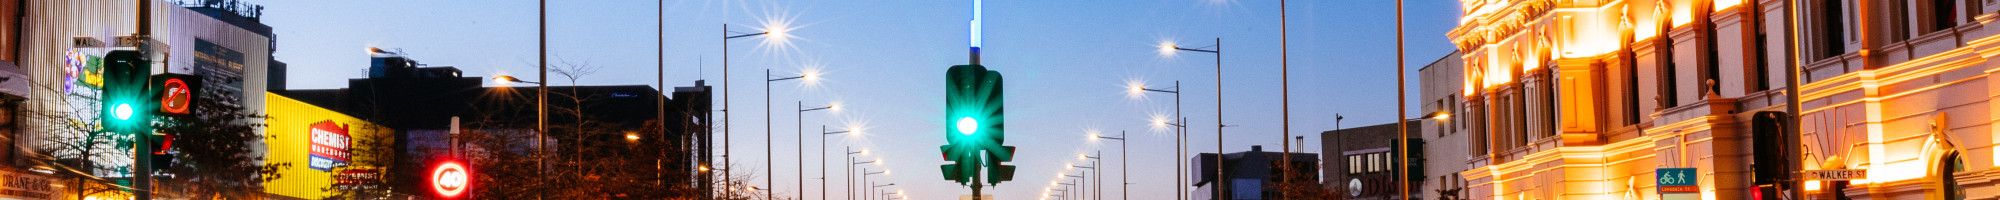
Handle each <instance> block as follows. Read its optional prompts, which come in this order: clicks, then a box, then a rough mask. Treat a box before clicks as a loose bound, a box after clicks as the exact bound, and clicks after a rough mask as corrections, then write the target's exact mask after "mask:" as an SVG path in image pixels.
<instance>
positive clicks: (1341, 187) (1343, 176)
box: [1320, 120, 1436, 199]
mask: <svg viewBox="0 0 2000 200" xmlns="http://www.w3.org/2000/svg"><path fill="white" fill-rule="evenodd" d="M1403 124H1404V125H1403V126H1404V128H1405V129H1408V130H1409V133H1410V136H1411V137H1410V139H1411V140H1409V141H1411V142H1412V143H1419V144H1421V143H1423V142H1422V141H1421V140H1420V139H1418V137H1416V136H1418V135H1420V134H1422V133H1424V132H1425V131H1428V130H1425V129H1423V127H1427V126H1422V123H1418V122H1416V121H1415V120H1411V121H1409V122H1408V123H1403ZM1396 129H1397V128H1396V123H1386V124H1376V125H1367V126H1361V127H1354V128H1345V129H1339V130H1331V131H1325V132H1320V142H1321V144H1325V146H1322V147H1321V148H1324V149H1322V151H1321V152H1327V153H1326V154H1322V157H1320V159H1323V160H1325V161H1326V164H1325V165H1321V166H1320V171H1321V172H1322V173H1325V177H1326V179H1325V180H1326V182H1325V185H1326V187H1327V188H1328V189H1330V191H1332V192H1333V193H1334V194H1333V196H1334V197H1336V198H1334V199H1404V198H1396V197H1398V196H1397V194H1396V192H1397V191H1398V190H1397V189H1396V187H1397V185H1396V183H1397V182H1396V171H1397V170H1396V169H1397V168H1399V167H1398V166H1396V164H1397V163H1398V162H1399V161H1400V160H1401V159H1409V157H1399V156H1396V155H1397V153H1396V147H1397V146H1396V142H1397V140H1396ZM1423 149H1424V148H1412V149H1410V150H1411V151H1410V152H1413V154H1412V155H1424V154H1423V153H1424V152H1428V151H1424V150H1423ZM1414 158H1419V159H1420V158H1421V157H1414ZM1410 160H1413V161H1417V162H1412V164H1422V163H1424V162H1423V161H1421V160H1418V159H1410ZM1411 168H1413V169H1420V168H1424V166H1416V165H1412V166H1411ZM1412 172H1413V173H1412V174H1410V176H1409V177H1426V175H1427V174H1428V173H1425V172H1428V171H1412ZM1429 182H1433V181H1431V180H1428V179H1418V178H1412V179H1410V185H1411V186H1422V185H1424V183H1429ZM1410 193H1411V196H1410V198H1407V199H1429V198H1425V197H1431V196H1436V195H1432V194H1431V193H1426V192H1424V190H1420V189H1413V190H1411V192H1410Z"/></svg>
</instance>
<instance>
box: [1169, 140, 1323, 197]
mask: <svg viewBox="0 0 2000 200" xmlns="http://www.w3.org/2000/svg"><path fill="white" fill-rule="evenodd" d="M1215 156H1216V154H1215V153H1202V154H1196V155H1195V157H1194V158H1193V160H1188V162H1189V163H1191V164H1190V165H1189V166H1194V169H1192V170H1194V171H1192V172H1191V173H1194V175H1195V177H1196V180H1195V182H1194V186H1195V192H1194V193H1195V195H1194V199H1214V200H1220V199H1283V198H1280V196H1279V195H1280V192H1281V191H1279V190H1280V188H1282V187H1284V186H1281V185H1279V180H1278V178H1279V177H1282V176H1284V174H1283V173H1284V170H1281V169H1287V168H1289V169H1292V171H1294V172H1298V173H1299V174H1293V176H1294V177H1295V178H1301V180H1297V181H1298V182H1303V183H1317V182H1319V176H1315V175H1312V174H1311V173H1310V172H1311V171H1312V170H1313V169H1318V168H1319V166H1317V165H1319V155H1316V154H1312V153H1291V160H1290V161H1288V162H1287V161H1285V160H1284V158H1283V157H1284V156H1285V153H1282V152H1269V151H1264V146H1261V145H1257V146H1250V151H1244V152H1236V153H1229V154H1222V160H1223V163H1222V164H1223V165H1226V166H1227V167H1226V168H1223V170H1229V173H1228V174H1226V175H1227V176H1228V177H1222V178H1220V180H1228V182H1227V183H1226V184H1217V182H1218V181H1216V180H1218V179H1217V178H1216V174H1215V172H1216V171H1215ZM1281 163H1282V164H1281ZM1222 190H1228V191H1229V194H1223V193H1221V192H1220V191H1222ZM1223 195H1228V196H1223Z"/></svg>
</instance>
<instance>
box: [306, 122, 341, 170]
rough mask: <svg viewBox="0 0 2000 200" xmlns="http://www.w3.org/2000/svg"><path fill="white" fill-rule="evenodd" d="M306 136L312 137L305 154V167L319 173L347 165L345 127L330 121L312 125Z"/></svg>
mask: <svg viewBox="0 0 2000 200" xmlns="http://www.w3.org/2000/svg"><path fill="white" fill-rule="evenodd" d="M307 136H309V137H312V139H311V140H308V141H310V142H311V143H312V144H311V145H309V146H311V147H312V149H309V150H308V151H307V152H309V154H311V157H310V158H309V159H307V162H308V163H307V165H306V166H307V167H312V169H317V170H319V171H331V170H333V167H336V166H341V165H346V164H347V148H348V144H349V143H348V138H347V125H339V124H334V123H333V121H332V120H327V121H320V122H319V123H313V124H312V126H311V127H310V130H308V131H307Z"/></svg>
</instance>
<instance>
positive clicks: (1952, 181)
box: [1938, 152, 1965, 200]
mask: <svg viewBox="0 0 2000 200" xmlns="http://www.w3.org/2000/svg"><path fill="white" fill-rule="evenodd" d="M1942 162H1943V163H1938V164H1939V165H1938V173H1940V174H1938V176H1939V177H1938V178H1939V179H1941V180H1940V181H1938V183H1940V184H1944V188H1943V189H1944V199H1945V200H1964V199H1965V186H1960V185H1958V177H1957V176H1953V174H1958V173H1959V172H1965V159H1959V158H1958V153H1956V152H1954V153H1950V154H1945V155H1944V159H1943V160H1942Z"/></svg>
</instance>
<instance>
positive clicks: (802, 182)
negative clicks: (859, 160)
mask: <svg viewBox="0 0 2000 200" xmlns="http://www.w3.org/2000/svg"><path fill="white" fill-rule="evenodd" d="M765 84H770V83H765ZM797 105H798V108H799V113H798V115H799V116H798V119H799V121H798V129H797V132H798V137H795V138H798V139H799V140H798V151H796V152H797V153H795V154H798V155H797V156H798V158H799V159H798V162H797V163H799V168H798V171H799V178H798V179H799V199H805V198H806V111H805V110H806V101H798V102H797ZM822 135H823V134H822ZM822 150H824V149H822ZM821 152H825V151H821ZM825 196H826V195H820V198H822V199H824V198H825Z"/></svg>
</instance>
